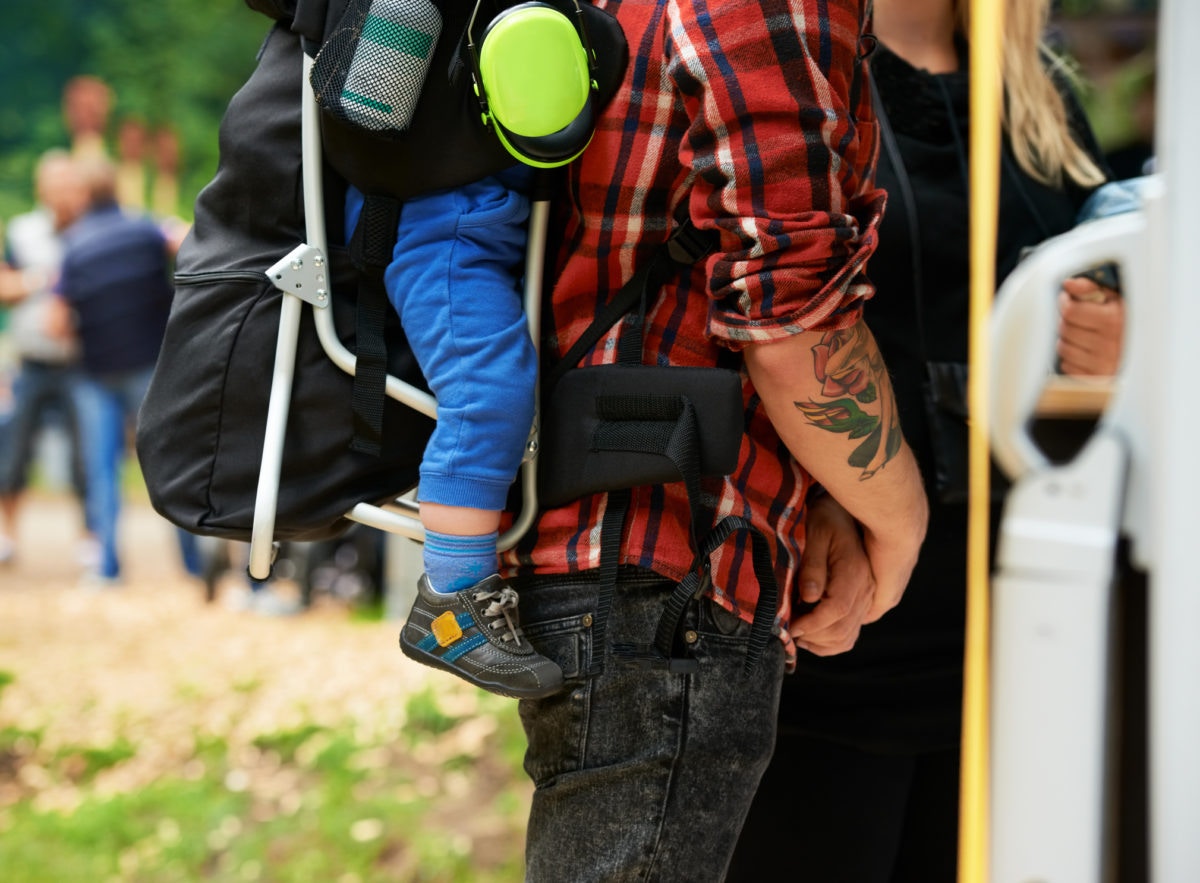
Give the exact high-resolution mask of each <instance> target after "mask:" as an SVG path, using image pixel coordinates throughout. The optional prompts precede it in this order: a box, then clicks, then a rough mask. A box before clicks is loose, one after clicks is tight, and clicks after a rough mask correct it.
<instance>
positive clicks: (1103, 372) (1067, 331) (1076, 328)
mask: <svg viewBox="0 0 1200 883" xmlns="http://www.w3.org/2000/svg"><path fill="white" fill-rule="evenodd" d="M1058 311H1059V316H1060V321H1059V326H1058V358H1059V364H1060V365H1061V368H1062V373H1063V374H1069V375H1071V376H1074V377H1111V376H1112V375H1114V374H1116V373H1117V368H1118V367H1119V366H1120V364H1121V343H1122V337H1123V335H1124V332H1125V302H1124V301H1123V300H1122V299H1121V297H1120V295H1118V294H1117V293H1116V292H1115V291H1113V290H1112V289H1111V288H1103V287H1101V286H1100V285H1097V284H1096V283H1095V282H1093V281H1092V280H1091V279H1087V278H1084V277H1077V278H1073V279H1067V280H1066V281H1065V282H1063V287H1062V291H1061V292H1060V293H1059V296H1058Z"/></svg>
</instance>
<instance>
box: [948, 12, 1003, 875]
mask: <svg viewBox="0 0 1200 883" xmlns="http://www.w3.org/2000/svg"><path fill="white" fill-rule="evenodd" d="M1003 33H1004V2H1003V0H990V2H988V0H975V2H974V3H972V6H971V16H970V25H969V39H970V46H971V69H970V82H971V90H970V100H971V120H970V125H971V128H970V132H971V142H970V143H971V151H970V158H969V170H970V179H971V180H970V185H971V193H970V200H969V203H970V231H969V232H970V258H971V277H970V284H971V287H970V297H971V303H970V362H971V370H970V379H969V381H968V387H967V404H968V408H969V410H970V414H971V420H970V428H969V464H970V476H969V485H968V486H969V488H970V503H969V510H968V519H969V520H968V527H967V625H966V652H965V656H964V660H963V666H964V670H963V732H962V781H961V786H960V788H961V794H960V801H961V814H960V819H959V854H958V879H959V883H986V881H987V879H988V861H989V855H988V825H989V812H988V801H989V793H988V765H989V757H988V754H989V752H988V709H989V684H988V668H989V654H990V647H989V630H990V621H991V609H990V608H991V602H990V593H989V589H988V581H989V572H988V519H989V506H988V500H989V487H988V483H989V478H990V457H989V453H988V425H987V424H988V399H987V396H988V320H989V317H990V313H991V306H992V297H993V295H994V294H995V291H996V236H997V216H998V206H999V170H1000V139H1001V130H1000V106H1001V105H1000V102H1001V100H1002V96H1003V88H1002V87H1003V83H1002V81H1001V52H1002V47H1001V44H1002V35H1003Z"/></svg>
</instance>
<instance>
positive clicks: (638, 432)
mask: <svg viewBox="0 0 1200 883" xmlns="http://www.w3.org/2000/svg"><path fill="white" fill-rule="evenodd" d="M743 424H744V417H743V406H742V381H741V377H740V376H739V375H738V373H737V372H736V371H731V370H729V369H726V368H685V367H658V366H648V365H628V364H621V363H618V364H612V365H593V366H589V367H586V368H577V369H575V370H573V371H567V372H566V373H565V374H563V375H562V377H561V379H559V381H558V382H557V383H556V384H555V385H554V388H553V390H552V391H551V393H550V396H549V400H548V401H547V402H544V403H543V407H542V426H541V429H540V437H541V442H542V444H541V446H540V451H539V454H538V463H539V468H538V497H539V501H540V503H541V504H542V505H543V506H547V507H550V508H553V507H555V506H561V505H563V504H565V503H567V502H570V501H571V500H574V499H577V498H579V497H582V496H586V495H587V494H593V493H597V492H601V491H610V490H619V489H621V488H632V487H638V486H640V485H647V484H665V483H667V482H672V481H679V480H680V479H681V476H680V472H679V466H678V464H677V463H676V462H675V461H674V460H673V459H672V455H671V451H672V450H678V451H683V450H684V449H685V448H687V447H688V446H692V449H693V450H694V451H696V452H697V453H696V454H694V455H688V456H696V457H698V462H697V463H696V466H697V469H698V473H699V474H700V475H702V476H723V475H728V474H729V473H730V472H732V471H733V469H734V467H735V466H736V465H737V457H738V450H739V448H740V446H741V441H742V434H743V429H744V425H743Z"/></svg>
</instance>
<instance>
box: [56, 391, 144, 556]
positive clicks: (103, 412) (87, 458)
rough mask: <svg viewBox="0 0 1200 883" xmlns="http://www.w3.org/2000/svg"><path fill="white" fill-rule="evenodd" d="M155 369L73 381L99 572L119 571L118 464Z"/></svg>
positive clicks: (89, 519) (119, 504)
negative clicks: (97, 545)
mask: <svg viewBox="0 0 1200 883" xmlns="http://www.w3.org/2000/svg"><path fill="white" fill-rule="evenodd" d="M153 370H154V369H153V368H144V369H141V370H138V371H128V372H124V373H121V374H113V375H106V376H104V377H92V376H87V375H84V376H81V377H80V379H79V382H78V383H77V384H76V386H75V410H76V415H77V417H78V420H79V434H80V438H81V439H82V441H83V462H84V475H85V477H86V482H87V495H86V499H85V503H84V505H85V506H86V508H87V522H88V526H89V527H90V528H91V529H92V530H93V531H94V532H95V534H96V540H97V542H98V543H99V544H100V565H99V568H98V570H97V574H96V575H97V576H100V577H101V578H103V579H110V580H115V579H117V578H118V577H119V576H120V575H121V565H120V561H119V559H118V556H117V518H118V515H119V513H120V509H121V467H122V465H123V464H124V462H125V452H126V449H125V439H126V435H127V433H128V431H129V430H130V428H131V427H132V426H133V425H134V421H135V420H136V419H137V412H138V408H139V407H140V406H141V404H142V399H143V398H144V397H145V395H146V388H147V387H148V386H149V385H150V376H151V374H152V373H153Z"/></svg>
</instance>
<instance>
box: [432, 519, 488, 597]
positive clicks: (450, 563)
mask: <svg viewBox="0 0 1200 883" xmlns="http://www.w3.org/2000/svg"><path fill="white" fill-rule="evenodd" d="M499 537H500V534H499V532H498V531H492V532H491V533H485V534H482V535H480V536H474V537H462V536H453V535H451V534H445V533H437V532H436V531H432V530H427V531H425V550H424V558H425V575H426V576H428V577H429V584H430V585H431V586H433V590H434V591H435V592H441V593H443V594H447V595H450V594H453V593H454V592H459V591H462V590H463V589H466V588H469V587H471V586H473V585H475V583H477V582H479V581H480V580H483V579H486V578H487V577H489V576H491V575H492V574H493V573H495V572H496V570H497V569H498V561H497V558H496V542H497V540H498V539H499Z"/></svg>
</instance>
